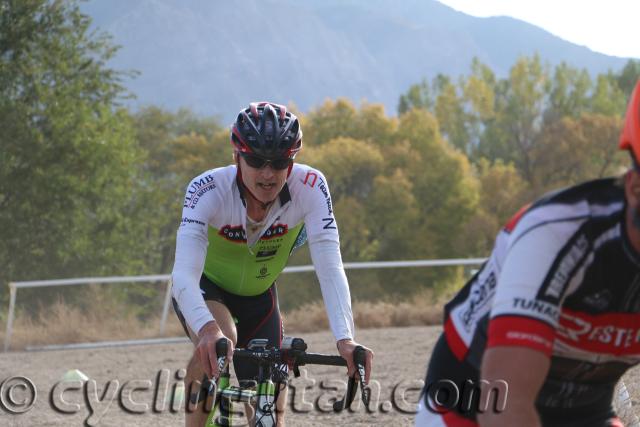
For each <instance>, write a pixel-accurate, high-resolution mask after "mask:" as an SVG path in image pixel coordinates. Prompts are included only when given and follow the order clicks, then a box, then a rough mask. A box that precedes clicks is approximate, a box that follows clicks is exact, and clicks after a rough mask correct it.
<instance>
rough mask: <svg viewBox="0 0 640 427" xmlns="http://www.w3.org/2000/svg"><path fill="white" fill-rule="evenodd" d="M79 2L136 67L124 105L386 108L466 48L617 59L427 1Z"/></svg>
mask: <svg viewBox="0 0 640 427" xmlns="http://www.w3.org/2000/svg"><path fill="white" fill-rule="evenodd" d="M82 9H83V11H84V12H85V13H87V14H89V15H90V16H91V17H92V18H93V21H94V24H95V26H97V27H99V28H100V29H101V30H104V31H107V32H108V33H111V34H112V35H113V37H114V41H115V43H116V44H119V45H121V46H122V49H121V50H120V52H119V53H118V55H117V57H116V58H115V59H114V60H113V62H112V64H111V65H112V66H114V67H116V68H119V69H135V70H138V71H139V72H140V75H139V76H138V77H137V78H136V79H133V80H131V81H128V82H127V86H128V87H129V89H130V90H131V91H132V92H133V93H134V94H135V95H136V96H137V100H136V101H135V102H134V105H145V104H156V105H160V106H162V107H165V108H168V109H177V108H179V107H188V108H191V109H192V110H194V111H196V112H198V113H201V114H207V115H213V114H217V115H220V116H221V118H222V119H223V121H225V122H228V121H230V120H232V119H233V117H234V115H235V113H236V112H237V110H239V109H240V107H242V106H243V105H245V104H247V103H248V102H249V101H251V100H256V99H261V100H264V99H268V100H272V101H276V102H281V103H289V102H293V103H295V104H296V105H297V107H298V108H300V109H301V110H302V111H307V110H308V109H309V108H310V107H312V106H314V105H317V104H319V103H321V102H322V101H323V100H324V99H326V98H336V97H339V96H346V97H349V98H351V99H352V100H354V101H356V102H357V101H361V100H363V99H366V100H367V101H369V102H381V103H383V104H384V105H385V107H386V109H387V112H388V113H395V110H396V106H397V101H398V97H399V96H400V94H401V93H403V92H405V91H406V90H407V89H408V87H409V86H410V85H411V84H413V83H417V82H419V81H420V80H422V79H423V78H425V77H426V78H428V79H430V78H432V77H433V76H435V75H436V74H437V73H443V74H447V75H450V76H454V77H456V76H459V75H461V74H466V73H468V71H469V64H470V61H471V59H472V58H473V57H478V58H479V59H480V60H481V61H482V62H484V63H485V64H487V65H489V66H490V67H491V68H492V69H493V70H495V72H496V73H497V74H498V75H500V76H504V75H506V73H507V72H508V70H509V67H510V66H511V65H512V64H513V63H514V62H515V61H516V59H517V58H518V56H521V55H532V54H534V53H536V52H537V53H539V54H540V56H541V58H542V59H543V60H544V61H547V62H549V63H550V64H552V65H555V64H557V63H559V62H562V61H565V62H567V63H568V64H570V65H572V66H574V67H579V68H586V69H587V70H589V71H590V72H591V73H593V74H595V73H598V72H604V71H607V70H608V69H613V70H618V69H620V68H622V67H623V66H624V63H625V62H626V59H624V58H617V57H611V56H606V55H602V54H599V53H595V52H592V51H591V50H589V49H588V48H586V47H583V46H577V45H574V44H571V43H569V42H566V41H564V40H562V39H560V38H558V37H556V36H553V35H552V34H550V33H548V32H546V31H544V30H542V29H540V28H538V27H535V26H533V25H530V24H527V23H525V22H522V21H518V20H515V19H511V18H506V17H496V18H476V17H472V16H469V15H465V14H463V13H460V12H457V11H455V10H453V9H451V8H449V7H447V6H445V5H443V4H441V3H438V2H437V1H433V0H404V1H402V2H397V1H394V0H366V1H365V0H305V1H296V0H243V1H242V2H229V1H222V0H186V1H171V0H136V1H135V2H131V1H128V0H109V1H100V0H92V1H90V2H89V3H84V4H83V5H82Z"/></svg>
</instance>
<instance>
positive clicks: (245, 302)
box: [173, 274, 284, 381]
mask: <svg viewBox="0 0 640 427" xmlns="http://www.w3.org/2000/svg"><path fill="white" fill-rule="evenodd" d="M200 289H201V290H202V291H203V292H204V294H203V297H204V299H205V301H217V302H219V303H221V304H223V305H225V306H226V307H227V308H228V309H229V311H230V312H231V316H233V319H234V321H235V323H236V330H237V332H238V342H237V345H236V346H237V347H241V348H244V347H246V346H247V344H248V343H249V341H250V340H252V339H253V338H266V339H268V340H269V346H274V347H280V345H281V343H282V337H283V335H284V329H283V325H282V317H281V316H280V307H279V306H278V293H277V291H276V284H275V283H274V284H273V285H271V287H270V288H269V289H267V290H266V291H265V292H264V293H262V294H260V295H256V296H249V297H246V296H240V295H234V294H231V293H229V292H227V291H225V290H224V289H222V288H221V287H219V286H217V285H216V284H214V283H213V282H212V281H211V280H209V279H208V278H207V277H206V276H205V275H204V274H203V275H202V277H201V278H200ZM173 309H174V310H175V312H176V314H177V316H178V319H180V323H182V327H183V328H184V332H185V333H186V334H187V336H189V333H188V332H187V323H186V321H185V319H184V316H183V315H182V312H181V311H180V308H179V307H178V303H177V302H176V300H175V299H173ZM194 332H196V333H197V331H194ZM233 367H234V370H235V373H236V377H237V378H238V381H241V380H243V381H244V380H247V381H252V380H255V379H256V378H257V376H258V367H257V366H256V365H255V364H253V363H251V362H249V361H246V360H236V359H234V361H233Z"/></svg>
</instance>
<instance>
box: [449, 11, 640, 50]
mask: <svg viewBox="0 0 640 427" xmlns="http://www.w3.org/2000/svg"><path fill="white" fill-rule="evenodd" d="M438 1H440V2H441V3H444V4H446V5H448V6H450V7H452V8H454V9H456V10H459V11H461V12H464V13H467V14H469V15H473V16H481V17H485V16H501V15H503V16H511V17H513V18H517V19H521V20H523V21H526V22H529V23H531V24H534V25H536V26H538V27H541V28H544V29H545V30H547V31H549V32H550V33H552V34H555V35H556V36H559V37H561V38H563V39H565V40H568V41H570V42H572V43H575V44H579V45H583V46H587V47H588V48H589V49H591V50H593V51H596V52H601V53H605V54H607V55H614V56H622V57H629V58H638V59H640V1H639V0H606V1H602V0H597V1H595V0H582V1H579V0H438Z"/></svg>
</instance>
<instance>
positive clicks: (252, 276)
mask: <svg viewBox="0 0 640 427" xmlns="http://www.w3.org/2000/svg"><path fill="white" fill-rule="evenodd" d="M304 235H305V233H304V224H303V223H300V224H298V225H296V226H295V227H293V228H291V229H289V228H288V227H287V226H286V225H283V224H274V225H272V226H271V227H270V228H269V229H267V230H266V231H265V232H264V233H263V235H262V237H260V240H258V241H257V242H256V244H255V245H254V246H253V247H252V248H249V247H248V246H247V240H246V234H245V231H244V229H243V228H242V226H224V227H222V228H220V229H216V228H214V227H209V229H208V237H209V247H208V248H207V256H206V259H205V263H204V275H205V276H207V278H209V280H211V281H212V282H213V283H215V284H216V285H218V286H220V287H221V288H222V289H224V290H225V291H227V292H229V293H232V294H234V295H241V296H254V295H260V294H262V293H264V292H266V290H267V289H269V287H270V286H271V284H272V283H273V282H274V281H275V280H276V279H277V278H278V276H279V275H280V273H282V270H284V268H285V266H286V264H287V260H288V259H289V255H290V254H291V252H292V251H293V249H295V248H296V247H297V246H299V245H300V239H299V237H302V236H304Z"/></svg>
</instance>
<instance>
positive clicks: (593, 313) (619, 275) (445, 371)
mask: <svg viewBox="0 0 640 427" xmlns="http://www.w3.org/2000/svg"><path fill="white" fill-rule="evenodd" d="M620 148H621V149H624V150H628V151H629V153H630V155H631V159H632V167H631V168H630V169H629V170H628V171H627V172H626V173H625V174H624V176H622V177H619V178H609V179H599V180H595V181H590V182H586V183H582V184H579V185H576V186H574V187H571V188H568V189H564V190H560V191H557V192H554V193H551V194H548V195H546V196H544V197H543V198H542V199H540V200H538V201H537V202H535V203H533V204H531V205H529V206H525V207H524V208H522V209H521V210H520V211H519V212H518V213H517V214H516V215H515V216H514V217H513V218H512V219H511V220H510V221H509V222H508V223H507V225H506V226H505V227H504V228H503V229H502V230H501V231H500V232H499V234H498V236H497V238H496V241H495V246H494V248H493V251H492V253H491V256H490V257H489V259H488V260H487V261H486V263H485V264H484V265H483V266H482V268H481V269H480V270H479V271H478V272H477V274H475V275H474V277H473V278H471V279H470V280H469V281H468V282H467V284H466V285H465V286H464V287H463V289H462V290H461V291H460V292H459V293H458V294H457V295H456V296H455V297H454V298H453V299H452V300H451V301H450V302H449V303H448V304H447V305H446V306H445V324H444V333H443V334H442V335H441V337H440V339H439V341H438V342H437V344H436V346H435V348H434V350H433V353H432V355H431V360H430V363H429V368H428V372H427V378H426V380H425V390H424V391H423V393H424V394H423V396H422V397H421V401H420V403H419V410H418V414H417V416H416V420H415V425H416V426H467V427H469V426H476V425H480V426H522V427H529V426H540V425H542V426H580V427H590V426H593V427H601V426H621V425H622V424H621V422H620V420H619V419H618V418H616V415H615V413H614V410H613V407H612V399H613V394H614V388H615V386H616V383H617V382H618V380H619V379H620V377H621V376H622V375H623V373H624V372H625V371H626V370H627V369H629V368H630V367H631V366H633V365H635V364H637V363H638V362H639V361H640V315H639V313H640V166H639V163H638V160H640V82H638V85H637V86H636V88H635V90H634V93H633V95H632V97H631V101H630V103H629V106H628V109H627V114H626V121H625V127H624V130H623V132H622V135H621V138H620ZM480 379H482V380H486V381H488V384H489V386H488V387H487V386H483V387H481V388H482V393H477V394H476V395H475V397H473V396H472V395H467V396H466V397H465V390H470V389H469V385H470V384H471V385H474V384H475V385H478V384H479V381H480ZM500 380H502V381H504V382H506V384H505V385H506V387H505V388H500V387H499V386H498V381H500ZM446 381H449V385H451V382H453V384H454V385H455V388H456V389H457V391H458V392H460V395H459V397H460V399H458V402H454V400H456V399H450V396H449V397H448V396H447V395H446V394H447V393H446V391H444V390H443V389H446V388H447V387H445V386H446V385H447V384H446ZM467 381H470V383H469V382H467ZM466 382H467V383H466ZM465 383H466V384H465ZM465 387H467V388H466V389H465ZM451 388H452V387H450V389H451ZM491 390H493V392H492V393H491V396H489V392H491ZM476 391H477V390H476ZM500 393H503V394H505V395H503V396H497V394H500ZM454 394H455V393H454ZM478 395H479V396H480V398H479V399H478ZM487 397H490V398H491V399H490V400H489V405H486V403H487V401H486V400H485V398H487ZM501 399H504V400H503V402H504V403H505V406H504V408H498V409H496V407H495V406H493V405H492V404H495V403H499V402H500V400H501ZM479 409H480V410H479ZM500 409H503V410H502V411H501V410H500Z"/></svg>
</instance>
